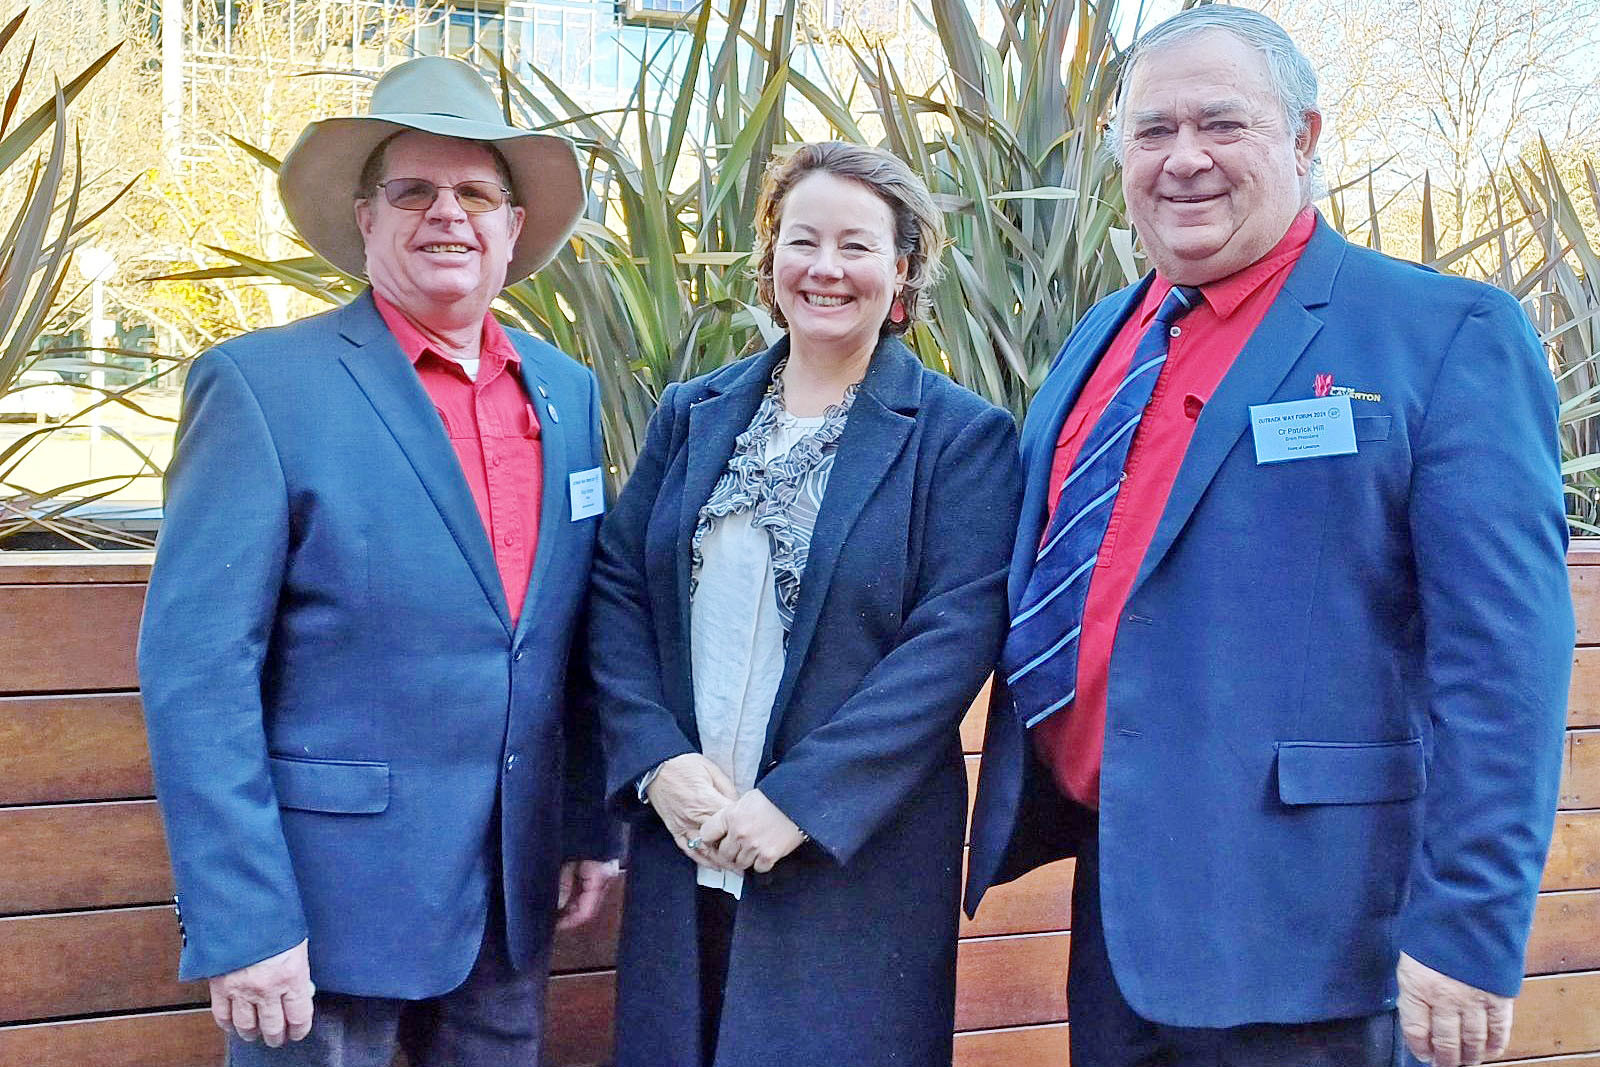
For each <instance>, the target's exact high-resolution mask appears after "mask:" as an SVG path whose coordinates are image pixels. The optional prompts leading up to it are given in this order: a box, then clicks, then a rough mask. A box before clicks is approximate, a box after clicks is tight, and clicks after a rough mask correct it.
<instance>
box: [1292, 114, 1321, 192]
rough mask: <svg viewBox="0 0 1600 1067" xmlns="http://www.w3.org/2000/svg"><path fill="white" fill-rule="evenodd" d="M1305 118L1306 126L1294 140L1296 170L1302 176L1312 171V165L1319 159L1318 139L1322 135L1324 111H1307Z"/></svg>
mask: <svg viewBox="0 0 1600 1067" xmlns="http://www.w3.org/2000/svg"><path fill="white" fill-rule="evenodd" d="M1305 120H1306V128H1305V129H1304V130H1303V131H1301V133H1300V136H1299V137H1297V138H1295V142H1294V162H1295V171H1296V172H1297V173H1298V174H1299V175H1300V177H1302V178H1304V177H1305V176H1306V175H1307V174H1310V173H1311V165H1312V164H1313V163H1315V162H1316V159H1317V139H1318V138H1320V137H1321V136H1322V112H1320V111H1307V112H1306V113H1305Z"/></svg>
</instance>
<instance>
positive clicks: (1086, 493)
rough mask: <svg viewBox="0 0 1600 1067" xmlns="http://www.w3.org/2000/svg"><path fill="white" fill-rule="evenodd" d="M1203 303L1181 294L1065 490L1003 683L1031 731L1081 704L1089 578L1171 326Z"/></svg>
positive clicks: (1016, 626)
mask: <svg viewBox="0 0 1600 1067" xmlns="http://www.w3.org/2000/svg"><path fill="white" fill-rule="evenodd" d="M1199 302H1200V290H1198V289H1195V288H1191V287H1189V286H1173V288H1172V291H1171V292H1170V293H1168V294H1167V297H1166V299H1165V300H1163V301H1162V302H1161V307H1160V308H1159V309H1157V311H1156V317H1155V321H1154V322H1152V323H1151V324H1150V327H1149V328H1148V329H1147V330H1145V333H1144V336H1143V337H1141V338H1140V339H1139V347H1138V348H1136V349H1134V352H1133V362H1132V363H1131V364H1130V365H1129V370H1128V376H1127V377H1126V378H1124V379H1122V384H1120V385H1118V386H1117V390H1116V392H1114V393H1112V394H1111V400H1110V401H1109V402H1108V403H1107V404H1106V407H1105V410H1104V411H1102V412H1101V413H1100V418H1099V420H1098V421H1096V422H1095V424H1094V429H1093V430H1091V431H1090V432H1089V436H1088V438H1087V439H1086V440H1085V441H1084V442H1083V447H1082V448H1081V449H1079V451H1078V455H1077V458H1076V459H1074V460H1073V464H1072V470H1071V471H1070V472H1069V473H1068V474H1067V480H1066V481H1065V482H1064V483H1062V488H1061V497H1060V500H1059V502H1058V503H1057V504H1056V510H1055V514H1054V515H1052V516H1051V519H1050V529H1049V531H1048V532H1047V533H1046V534H1045V538H1044V544H1043V545H1042V546H1040V548H1039V555H1038V557H1037V558H1036V559H1035V561H1034V567H1033V577H1031V578H1029V579H1028V587H1027V589H1025V590H1023V594H1022V602H1021V603H1020V604H1018V605H1017V614H1016V615H1015V616H1014V617H1013V618H1012V620H1011V632H1010V633H1009V634H1008V635H1007V636H1006V644H1005V650H1004V651H1003V652H1002V653H1001V654H1000V674H1001V676H1002V677H1004V678H1005V680H1006V686H1007V687H1008V688H1009V689H1010V691H1011V696H1012V699H1014V700H1015V701H1016V706H1017V713H1018V714H1019V715H1020V716H1021V717H1022V721H1023V722H1024V723H1026V724H1027V725H1028V726H1030V727H1032V726H1037V725H1038V724H1039V723H1041V722H1043V721H1044V720H1046V719H1048V718H1049V717H1050V716H1052V715H1054V714H1055V713H1056V712H1058V711H1061V710H1063V709H1064V708H1066V707H1068V706H1069V705H1071V703H1072V698H1073V696H1074V695H1075V694H1076V691H1077V684H1078V634H1079V632H1080V630H1081V629H1082V625H1083V605H1084V601H1085V600H1087V599H1088V596H1089V576H1090V574H1091V573H1092V572H1093V571H1094V565H1095V562H1096V561H1097V560H1098V559H1099V553H1100V543H1101V542H1102V541H1104V540H1105V536H1106V527H1107V526H1108V525H1109V524H1110V522H1111V510H1112V507H1113V505H1114V504H1115V502H1116V499H1117V490H1118V489H1119V488H1120V487H1121V485H1122V469H1123V466H1124V465H1125V464H1126V463H1127V460H1128V448H1129V446H1130V445H1131V444H1132V443H1133V436H1134V432H1135V431H1136V430H1137V429H1138V426H1139V420H1140V419H1142V418H1143V417H1144V409H1145V405H1146V404H1148V403H1149V402H1150V394H1151V393H1152V392H1154V391H1155V387H1156V380H1157V378H1159V377H1160V374H1161V367H1162V365H1163V364H1164V363H1166V361H1167V338H1168V335H1169V331H1172V330H1175V329H1176V327H1174V326H1173V325H1172V324H1173V323H1174V322H1176V321H1177V320H1178V319H1179V318H1181V317H1182V316H1183V314H1184V313H1185V312H1187V311H1189V310H1190V309H1191V308H1193V307H1195V306H1197V305H1198V304H1199Z"/></svg>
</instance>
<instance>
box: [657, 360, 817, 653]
mask: <svg viewBox="0 0 1600 1067" xmlns="http://www.w3.org/2000/svg"><path fill="white" fill-rule="evenodd" d="M788 352H789V342H788V339H787V338H785V339H783V340H781V341H779V342H778V343H777V344H775V345H773V346H772V347H771V348H769V349H767V350H766V351H765V352H763V353H761V354H760V355H759V356H757V357H756V358H755V359H753V360H751V361H750V363H749V364H748V365H747V366H746V367H745V368H744V369H743V370H742V371H740V372H739V373H738V374H735V375H733V376H732V377H731V378H730V379H729V380H728V381H727V382H726V383H723V382H722V381H721V380H720V379H721V376H720V375H717V376H714V377H713V378H712V379H711V381H709V382H707V383H706V389H707V392H708V395H707V396H706V397H705V398H704V399H702V400H698V401H695V402H694V403H692V404H690V405H689V439H688V441H687V442H686V448H687V452H688V456H687V459H686V461H685V468H684V475H683V504H682V509H681V511H680V512H679V516H678V541H677V543H678V544H680V545H682V546H683V551H681V552H679V553H678V574H677V584H678V605H679V618H678V626H679V632H680V633H681V634H683V637H684V641H685V642H686V643H687V641H688V639H689V555H690V554H689V544H690V542H691V541H692V540H693V539H694V528H695V524H696V523H697V522H698V521H699V518H700V509H701V508H702V507H704V506H705V502H706V501H707V500H708V499H710V497H711V490H712V489H714V488H716V485H717V479H718V478H719V477H721V476H722V472H723V470H724V469H726V467H727V466H728V458H729V457H730V456H732V455H733V446H734V442H735V440H736V439H737V438H738V436H739V435H740V434H741V433H743V432H744V430H745V427H747V426H749V425H750V420H751V419H752V418H753V417H755V413H756V408H758V407H760V406H761V398H762V396H763V395H765V393H766V390H767V383H769V382H770V381H772V368H773V366H774V364H776V363H777V362H778V360H780V359H782V358H783V357H784V356H786V355H788Z"/></svg>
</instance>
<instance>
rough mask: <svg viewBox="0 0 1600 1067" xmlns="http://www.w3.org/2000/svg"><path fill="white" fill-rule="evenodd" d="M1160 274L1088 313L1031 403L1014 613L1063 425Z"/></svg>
mask: <svg viewBox="0 0 1600 1067" xmlns="http://www.w3.org/2000/svg"><path fill="white" fill-rule="evenodd" d="M1153 277H1154V275H1149V276H1147V277H1146V278H1145V279H1144V280H1143V281H1142V282H1140V283H1139V284H1137V285H1131V286H1129V287H1128V288H1126V289H1124V290H1123V291H1122V292H1120V293H1116V294H1114V295H1113V296H1111V297H1110V298H1109V299H1108V301H1107V303H1106V304H1105V305H1102V307H1101V308H1097V309H1096V311H1100V310H1103V311H1104V312H1105V313H1104V314H1100V315H1096V314H1095V312H1094V311H1091V312H1090V315H1092V316H1094V317H1093V318H1092V319H1091V318H1088V317H1086V318H1085V319H1084V321H1083V323H1082V325H1081V326H1079V328H1078V329H1077V330H1074V331H1073V333H1072V335H1071V336H1070V337H1068V338H1067V341H1066V343H1065V344H1064V345H1063V346H1062V348H1061V352H1060V353H1059V354H1058V355H1057V356H1056V358H1055V360H1053V361H1052V365H1051V369H1050V374H1049V376H1048V377H1047V378H1046V379H1045V381H1044V384H1043V385H1042V386H1040V387H1039V391H1038V392H1037V393H1036V394H1034V397H1033V402H1032V403H1031V404H1029V405H1028V416H1027V419H1026V421H1025V423H1024V425H1023V430H1022V441H1021V448H1022V469H1023V471H1024V472H1025V475H1024V477H1025V481H1024V484H1023V494H1022V518H1021V521H1020V523H1019V527H1018V530H1017V542H1016V545H1015V547H1014V548H1013V549H1012V555H1011V576H1010V580H1009V582H1008V583H1007V591H1008V594H1009V596H1010V602H1011V603H1010V607H1011V610H1012V612H1015V611H1016V610H1017V605H1018V603H1020V602H1021V600H1022V593H1023V591H1024V590H1025V589H1026V588H1027V586H1028V579H1029V578H1031V577H1032V576H1033V563H1034V557H1035V556H1036V555H1037V554H1038V551H1039V539H1040V538H1041V537H1043V536H1044V524H1045V522H1046V521H1048V519H1049V516H1050V466H1051V463H1052V462H1053V461H1054V459H1055V450H1056V439H1057V438H1059V437H1060V436H1061V427H1062V424H1063V423H1065V422H1066V419H1067V415H1068V414H1069V413H1070V412H1071V411H1072V406H1073V405H1074V404H1076V403H1077V402H1078V394H1079V393H1081V392H1083V386H1084V384H1085V383H1086V382H1087V381H1088V380H1089V375H1091V374H1093V373H1094V369H1095V367H1097V366H1099V365H1100V357H1101V356H1103V355H1104V354H1105V351H1106V347H1107V346H1108V345H1110V344H1111V341H1112V339H1113V338H1115V337H1116V336H1117V331H1119V330H1121V329H1122V324H1123V323H1124V322H1125V321H1127V318H1128V316H1129V315H1130V314H1132V313H1133V309H1134V308H1136V307H1138V306H1139V301H1140V300H1142V299H1143V298H1144V294H1145V291H1146V290H1147V289H1149V288H1150V281H1151V278H1153Z"/></svg>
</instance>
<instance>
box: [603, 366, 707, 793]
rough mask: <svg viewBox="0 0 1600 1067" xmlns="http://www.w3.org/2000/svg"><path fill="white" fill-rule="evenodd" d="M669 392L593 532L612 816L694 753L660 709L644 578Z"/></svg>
mask: <svg viewBox="0 0 1600 1067" xmlns="http://www.w3.org/2000/svg"><path fill="white" fill-rule="evenodd" d="M677 388H678V387H677V386H676V385H669V386H668V387H667V389H666V390H665V391H664V392H663V393H662V394H661V402H660V404H659V405H658V406H657V407H656V412H655V414H654V415H653V416H651V418H650V426H649V428H648V430H647V431H646V433H645V441H644V447H643V448H641V449H640V451H639V459H638V462H637V463H636V464H635V465H634V469H633V474H632V475H631V476H630V477H629V478H628V484H627V485H626V486H625V487H624V488H623V490H622V493H621V495H620V496H618V498H617V504H616V507H615V509H613V511H612V512H611V514H610V515H608V516H607V517H606V520H605V523H604V524H603V525H602V526H601V527H600V542H599V545H598V546H597V547H596V549H595V563H594V577H593V580H592V581H591V583H590V588H589V645H590V650H591V657H590V672H591V674H592V676H593V678H594V684H595V699H596V700H597V701H598V704H599V706H598V709H597V710H598V714H599V720H600V731H601V738H602V740H603V742H604V745H605V754H606V793H607V795H608V796H609V797H610V798H611V802H612V804H613V806H614V807H615V808H616V810H618V811H621V812H624V813H633V814H638V813H639V812H640V811H641V810H642V809H641V808H640V805H639V800H638V796H637V794H636V793H635V792H634V790H635V787H636V783H637V782H638V781H639V779H640V778H641V777H643V775H644V774H645V773H646V772H648V771H649V770H650V769H651V768H653V767H655V766H656V765H658V764H660V763H661V762H662V761H663V760H667V759H671V758H672V757H673V756H678V755H682V754H683V753H686V752H694V751H697V749H696V748H695V746H694V745H693V744H691V743H690V741H689V738H688V737H686V736H685V735H684V732H683V730H682V728H681V727H680V726H679V725H678V722H677V719H676V718H674V716H673V714H672V712H671V711H670V710H669V709H668V708H667V706H666V697H665V695H664V693H663V691H662V685H661V670H662V667H661V656H660V653H659V651H658V645H657V642H656V625H655V621H654V619H653V617H652V613H651V607H650V592H649V589H648V587H647V586H646V576H645V558H644V556H645V534H646V530H647V527H648V525H649V522H650V516H651V513H652V512H653V511H654V510H655V506H656V500H657V497H658V495H659V494H660V492H661V484H662V480H663V478H664V477H665V476H666V471H667V467H668V465H669V462H670V458H671V457H670V455H669V450H670V447H671V444H672V437H673V434H672V424H673V407H674V399H675V396H676V394H677Z"/></svg>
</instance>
